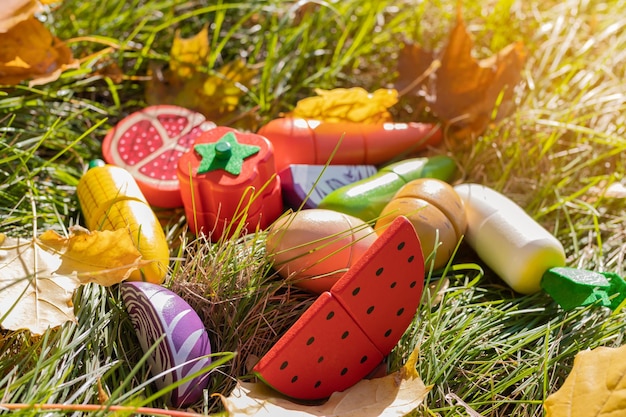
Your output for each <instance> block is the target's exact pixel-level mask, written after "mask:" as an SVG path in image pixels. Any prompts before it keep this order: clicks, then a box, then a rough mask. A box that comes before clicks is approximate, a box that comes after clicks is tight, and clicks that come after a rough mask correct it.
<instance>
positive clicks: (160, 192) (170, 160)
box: [102, 105, 216, 208]
mask: <svg viewBox="0 0 626 417" xmlns="http://www.w3.org/2000/svg"><path fill="white" fill-rule="evenodd" d="M215 127H216V125H215V123H213V122H209V121H207V120H206V119H205V117H204V115H202V114H200V113H197V112H195V111H192V110H188V109H186V108H184V107H178V106H172V105H159V106H149V107H146V108H144V109H142V110H140V111H138V112H135V113H132V114H130V115H129V116H127V117H125V118H124V119H122V120H121V121H120V122H119V123H118V124H117V125H116V126H115V127H114V128H113V129H111V130H110V131H109V132H108V133H107V135H106V136H105V138H104V141H103V142H102V154H103V157H104V160H105V161H106V162H107V163H109V164H112V165H117V166H120V167H122V168H125V169H127V170H128V171H129V172H130V173H131V174H132V175H133V177H134V178H135V180H136V181H137V184H138V185H139V188H140V189H141V191H142V192H143V194H144V195H145V197H146V199H147V200H148V202H149V203H150V204H151V205H153V206H157V207H166V208H172V207H182V206H183V200H182V197H181V195H180V185H179V183H178V178H177V176H176V165H177V163H178V160H179V159H180V157H181V156H182V155H183V154H184V153H185V152H187V151H188V150H189V149H190V148H191V146H192V145H193V143H194V141H195V139H196V138H197V137H198V136H200V135H201V134H202V133H203V132H206V131H207V130H211V129H213V128H215Z"/></svg>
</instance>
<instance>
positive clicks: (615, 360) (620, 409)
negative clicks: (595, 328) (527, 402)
mask: <svg viewBox="0 0 626 417" xmlns="http://www.w3.org/2000/svg"><path fill="white" fill-rule="evenodd" d="M544 410H545V412H546V413H545V417H577V416H585V417H619V416H623V415H626V345H624V346H621V347H619V348H610V347H598V348H595V349H593V350H585V351H582V352H579V353H578V354H577V355H576V357H575V358H574V367H573V368H572V370H571V372H570V374H569V375H568V377H567V379H566V380H565V382H564V383H563V386H561V388H560V389H559V390H558V391H557V392H555V393H553V394H551V395H550V396H548V398H547V399H546V401H545V402H544Z"/></svg>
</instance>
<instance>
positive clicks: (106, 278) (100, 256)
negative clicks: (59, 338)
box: [0, 230, 141, 335]
mask: <svg viewBox="0 0 626 417" xmlns="http://www.w3.org/2000/svg"><path fill="white" fill-rule="evenodd" d="M140 257H141V256H140V254H139V252H138V251H137V249H136V248H135V246H134V245H133V243H132V241H131V239H130V236H129V235H128V233H127V232H126V231H125V230H119V231H115V232H110V231H102V232H87V231H78V232H77V233H72V234H70V236H69V237H68V238H63V237H62V236H60V235H58V234H57V233H56V232H53V231H47V232H44V233H43V234H42V235H41V236H40V238H36V239H32V240H31V239H22V238H10V237H6V236H4V235H2V234H0V288H1V289H2V291H0V317H1V324H2V327H3V328H5V329H9V330H19V329H28V330H30V331H31V333H33V334H36V335H40V334H43V333H44V332H45V331H46V330H47V329H49V328H55V327H57V326H60V325H62V324H63V323H65V322H68V321H74V320H75V316H74V306H73V304H72V297H73V295H74V291H75V290H76V288H78V287H79V286H80V285H81V284H85V283H87V282H96V283H99V284H102V285H112V284H114V283H118V282H121V281H123V280H124V279H126V278H127V277H128V275H130V273H131V272H132V271H133V270H135V269H136V268H137V265H138V263H139V260H140Z"/></svg>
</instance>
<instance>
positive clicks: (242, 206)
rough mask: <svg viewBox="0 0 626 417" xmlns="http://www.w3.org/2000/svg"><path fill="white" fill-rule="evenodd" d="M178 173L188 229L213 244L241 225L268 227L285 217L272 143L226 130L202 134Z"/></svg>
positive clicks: (253, 228) (186, 155)
mask: <svg viewBox="0 0 626 417" xmlns="http://www.w3.org/2000/svg"><path fill="white" fill-rule="evenodd" d="M177 175H178V180H179V181H180V184H181V186H180V191H181V195H182V198H183V203H184V206H185V214H186V216H187V222H188V223H189V229H190V230H191V231H192V232H193V233H196V234H197V233H204V234H206V235H208V236H210V238H211V240H212V241H217V240H219V239H220V238H221V237H223V236H226V237H231V236H233V235H234V234H235V233H237V230H238V227H239V225H243V227H245V228H246V229H247V230H252V231H254V230H255V229H256V228H257V227H260V228H261V229H264V228H266V227H267V226H269V225H270V224H271V223H272V222H273V221H274V220H276V219H277V218H278V216H280V214H281V213H282V209H283V203H282V196H281V188H280V179H279V177H278V175H277V174H276V168H275V165H274V153H273V150H272V145H271V143H270V142H268V140H267V139H265V138H264V137H262V136H260V135H257V134H254V133H242V132H240V131H237V130H235V129H231V128H228V127H223V126H220V127H216V128H215V129H212V130H209V131H207V132H204V133H203V134H202V135H200V136H198V138H197V139H196V141H195V142H194V145H193V147H192V149H191V150H189V151H188V152H187V153H185V154H184V155H183V156H182V157H181V158H180V159H179V161H178V168H177Z"/></svg>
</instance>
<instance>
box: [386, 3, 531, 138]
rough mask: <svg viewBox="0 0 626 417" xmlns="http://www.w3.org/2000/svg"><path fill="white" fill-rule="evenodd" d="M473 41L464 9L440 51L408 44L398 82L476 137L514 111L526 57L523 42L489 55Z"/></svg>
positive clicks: (459, 131)
mask: <svg viewBox="0 0 626 417" xmlns="http://www.w3.org/2000/svg"><path fill="white" fill-rule="evenodd" d="M473 47H474V43H473V41H472V39H471V37H470V35H469V33H468V32H467V28H466V26H465V22H464V21H463V18H462V16H461V12H460V10H459V11H458V14H457V21H456V26H455V27H454V29H453V30H452V32H451V33H450V37H449V40H448V44H447V45H446V47H445V48H444V49H443V51H440V52H439V53H435V52H432V51H426V50H424V49H423V48H422V47H421V46H419V45H416V44H407V45H405V47H404V49H403V50H402V51H401V53H400V56H399V59H398V80H397V82H396V88H398V90H400V91H402V93H415V94H417V95H420V96H423V97H424V98H425V99H426V101H427V103H428V105H429V106H430V108H431V109H432V111H433V112H434V113H435V114H436V115H437V117H439V118H440V119H441V120H442V121H444V122H445V123H447V124H449V125H450V126H451V127H452V128H453V129H454V134H455V136H456V137H470V138H472V137H475V136H477V135H479V134H481V133H482V132H483V131H484V130H485V129H486V128H487V126H488V124H489V123H490V122H492V121H497V120H501V119H502V118H504V117H505V116H507V115H508V114H510V112H511V111H512V110H513V108H514V105H513V101H512V98H513V91H514V88H515V86H516V85H517V84H519V82H520V80H521V70H522V68H523V65H524V62H525V59H526V52H525V49H524V45H523V43H522V42H517V43H513V44H510V45H508V46H506V47H505V48H503V49H502V50H501V51H500V52H498V53H497V54H496V55H493V56H491V57H489V58H486V59H483V60H476V59H475V58H474V57H473V56H472V49H473ZM429 71H430V74H429ZM497 103H499V104H498V108H497V109H495V106H496V104H497ZM494 110H497V112H495V116H494Z"/></svg>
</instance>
